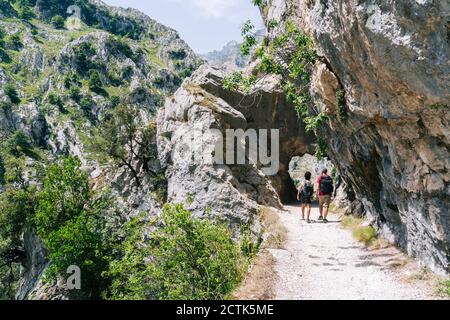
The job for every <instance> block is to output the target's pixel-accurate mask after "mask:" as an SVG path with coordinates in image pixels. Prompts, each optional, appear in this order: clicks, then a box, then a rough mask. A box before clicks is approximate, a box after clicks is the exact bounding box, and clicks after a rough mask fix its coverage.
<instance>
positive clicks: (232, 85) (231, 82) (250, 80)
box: [223, 71, 256, 94]
mask: <svg viewBox="0 0 450 320" xmlns="http://www.w3.org/2000/svg"><path fill="white" fill-rule="evenodd" d="M255 83H256V77H255V76H253V75H251V76H248V77H246V76H244V75H243V73H242V71H235V72H233V73H231V74H230V75H229V76H227V77H225V79H224V80H223V87H224V88H225V89H228V90H234V91H241V92H243V93H247V94H248V93H249V92H250V91H251V89H252V88H253V86H254V85H255Z"/></svg>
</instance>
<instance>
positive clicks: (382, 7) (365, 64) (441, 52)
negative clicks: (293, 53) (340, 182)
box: [262, 0, 450, 272]
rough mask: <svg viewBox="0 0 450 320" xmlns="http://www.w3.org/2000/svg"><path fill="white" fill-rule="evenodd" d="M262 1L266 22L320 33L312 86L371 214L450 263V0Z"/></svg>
mask: <svg viewBox="0 0 450 320" xmlns="http://www.w3.org/2000/svg"><path fill="white" fill-rule="evenodd" d="M262 9H263V10H262V12H263V14H264V17H265V19H266V21H270V20H271V19H279V21H280V20H281V21H288V20H289V21H293V22H294V23H295V24H297V26H299V27H300V28H301V29H303V30H305V32H307V33H308V34H310V35H311V36H312V37H313V38H314V40H315V42H316V46H317V49H318V51H319V55H320V56H321V61H322V62H321V63H318V64H317V65H316V70H315V73H314V77H313V81H312V85H311V87H312V88H311V91H312V94H313V96H314V98H315V100H316V103H317V104H318V106H319V107H320V108H321V110H324V111H325V112H326V113H327V114H328V115H329V118H330V121H329V123H328V124H327V129H326V131H327V136H328V138H327V140H328V153H329V156H330V157H331V159H332V161H333V163H334V164H335V165H336V166H337V167H338V169H339V172H340V173H341V175H342V177H343V179H344V180H345V181H346V182H347V183H348V184H349V185H351V187H352V188H353V190H354V192H355V194H356V197H357V198H358V199H360V200H361V201H362V202H363V204H364V208H365V211H366V213H367V215H368V216H369V217H371V218H372V219H373V221H374V222H375V224H376V225H377V226H378V228H379V230H380V232H381V233H382V234H383V235H384V236H386V237H387V238H388V239H389V240H391V241H392V242H394V243H396V244H398V245H400V246H401V247H403V248H405V250H406V251H407V252H408V253H409V254H410V255H412V256H415V257H417V258H418V259H419V260H420V261H422V262H423V263H424V264H426V265H427V266H430V267H432V268H433V269H434V270H436V271H447V272H449V271H450V264H449V262H450V210H449V209H450V197H449V195H450V184H449V181H450V173H449V168H450V153H449V150H450V149H449V148H450V142H449V138H450V110H449V108H450V107H449V106H450V92H449V90H448V88H449V87H450V76H449V75H450V66H449V60H448V59H449V53H450V52H449V50H450V49H449V48H450V47H449V38H448V16H449V14H450V8H449V5H448V2H446V1H428V0H423V1H385V0H377V1H370V2H369V1H365V2H364V1H363V2H361V1H353V0H344V1H319V0H317V1H278V0H272V1H269V2H268V3H265V4H264V5H263V8H262ZM279 28H281V26H279V27H278V28H275V29H274V30H273V31H272V35H274V34H276V33H277V32H279V30H277V29H279ZM337 90H343V92H344V93H345V98H344V99H345V105H342V104H340V105H338V103H337V99H336V91H337ZM339 109H341V110H339ZM342 109H344V110H342ZM340 111H341V112H342V111H344V112H345V113H346V114H347V116H346V117H345V119H342V117H338V116H337V115H338V113H339V112H340Z"/></svg>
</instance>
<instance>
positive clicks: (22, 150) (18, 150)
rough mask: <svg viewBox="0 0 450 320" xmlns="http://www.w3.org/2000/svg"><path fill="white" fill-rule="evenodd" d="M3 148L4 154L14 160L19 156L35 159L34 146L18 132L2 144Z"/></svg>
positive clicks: (23, 134)
mask: <svg viewBox="0 0 450 320" xmlns="http://www.w3.org/2000/svg"><path fill="white" fill-rule="evenodd" d="M3 148H4V151H5V152H7V153H8V154H10V155H12V156H14V157H16V158H19V157H21V156H28V157H31V158H37V154H36V152H35V151H34V146H33V144H32V142H31V141H30V138H29V136H28V135H26V134H25V133H24V132H23V131H20V130H18V131H16V132H14V133H13V134H12V135H11V136H10V137H9V138H8V139H7V140H6V141H5V142H4V144H3Z"/></svg>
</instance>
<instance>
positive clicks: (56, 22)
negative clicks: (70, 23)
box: [51, 15, 66, 29]
mask: <svg viewBox="0 0 450 320" xmlns="http://www.w3.org/2000/svg"><path fill="white" fill-rule="evenodd" d="M51 22H52V25H53V26H54V27H55V28H56V29H64V24H65V22H66V19H64V17H63V16H60V15H56V16H54V17H53V18H52V20H51Z"/></svg>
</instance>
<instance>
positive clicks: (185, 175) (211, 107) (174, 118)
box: [158, 65, 314, 222]
mask: <svg viewBox="0 0 450 320" xmlns="http://www.w3.org/2000/svg"><path fill="white" fill-rule="evenodd" d="M224 76H225V74H224V71H223V70H222V69H218V68H214V67H211V66H209V65H204V66H202V67H201V68H200V69H199V70H198V71H197V72H195V73H194V75H193V76H192V77H191V78H190V79H188V80H186V81H185V82H184V83H183V85H182V87H181V88H180V89H179V90H178V91H177V92H176V93H175V95H174V96H173V97H172V98H169V99H167V102H166V104H165V107H164V108H163V109H161V111H160V113H159V116H158V147H159V150H160V152H159V153H160V159H161V163H162V165H163V167H165V169H166V177H167V180H168V200H169V201H170V202H181V203H187V205H188V208H189V209H190V210H192V211H193V212H196V213H198V214H199V215H202V214H204V213H205V212H208V211H211V212H214V213H217V214H220V216H222V217H224V218H226V219H227V220H229V221H234V220H236V221H237V222H249V221H251V220H252V219H254V217H255V216H254V215H255V213H256V209H257V208H258V205H268V206H276V207H279V206H280V198H281V199H282V200H284V201H289V200H291V199H293V197H295V195H296V194H295V186H294V184H293V182H292V180H291V179H290V177H289V162H290V160H291V158H292V157H293V156H295V155H303V154H305V153H306V152H307V151H308V147H309V146H310V145H311V144H312V143H313V141H314V140H313V137H311V136H308V135H307V134H306V133H305V131H304V128H303V126H302V124H301V123H300V121H299V120H298V119H297V117H296V114H295V111H294V109H293V107H292V106H291V105H290V104H289V103H287V102H286V100H285V98H284V94H283V93H282V91H281V90H280V88H279V80H280V79H279V78H278V77H276V76H270V77H267V78H265V79H263V81H261V82H259V83H258V84H256V85H255V87H254V88H253V90H252V92H251V93H250V94H243V93H241V92H235V91H230V90H226V89H224V88H223V86H222V84H223V79H224ZM210 129H215V130H218V131H220V132H221V133H222V137H225V131H226V130H227V129H242V130H244V131H245V130H248V129H280V171H279V173H278V175H275V176H264V174H263V173H262V172H261V170H260V169H261V168H260V166H256V167H255V166H254V165H251V164H247V165H220V164H214V163H206V164H205V163H203V162H202V161H200V162H199V161H197V160H196V159H195V158H196V157H195V156H192V153H190V152H188V151H189V150H192V149H195V150H194V151H198V150H204V151H205V154H206V155H211V154H213V153H214V152H215V151H214V150H215V146H216V145H217V136H215V135H214V134H211V133H210ZM196 133H197V134H196ZM194 153H195V152H194ZM225 156H226V155H225Z"/></svg>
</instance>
